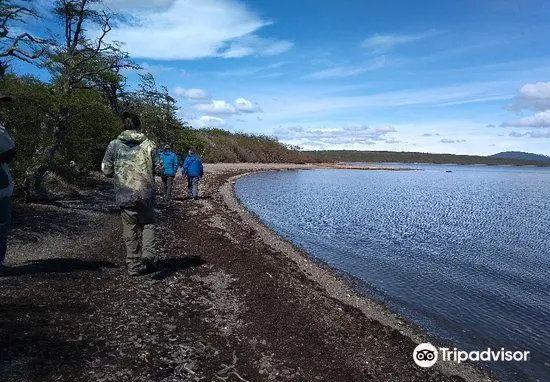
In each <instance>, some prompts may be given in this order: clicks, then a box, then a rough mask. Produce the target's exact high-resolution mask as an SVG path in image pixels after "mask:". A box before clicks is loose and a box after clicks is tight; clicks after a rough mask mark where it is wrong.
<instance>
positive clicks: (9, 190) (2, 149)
mask: <svg viewBox="0 0 550 382" xmlns="http://www.w3.org/2000/svg"><path fill="white" fill-rule="evenodd" d="M10 101H11V97H8V96H7V95H5V94H3V93H0V104H6V103H8V102H10ZM14 150H15V144H14V143H13V141H12V139H11V138H10V136H9V134H8V132H7V130H6V129H5V127H4V125H3V124H2V123H0V274H1V273H2V271H3V270H4V259H5V257H6V252H7V249H8V233H9V229H10V224H11V197H12V194H13V180H12V178H11V173H10V168H9V167H8V165H9V164H10V163H11V161H12V160H13V157H14V155H15V151H14Z"/></svg>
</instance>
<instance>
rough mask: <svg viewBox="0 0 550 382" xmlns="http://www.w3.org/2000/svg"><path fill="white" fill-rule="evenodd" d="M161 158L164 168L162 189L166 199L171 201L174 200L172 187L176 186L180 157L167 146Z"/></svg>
mask: <svg viewBox="0 0 550 382" xmlns="http://www.w3.org/2000/svg"><path fill="white" fill-rule="evenodd" d="M161 157H162V163H163V166H164V170H163V173H162V185H163V187H162V188H163V192H164V199H165V200H166V201H169V200H170V199H172V187H173V185H174V178H175V177H176V173H177V172H178V156H177V155H176V154H175V153H173V152H172V151H171V150H170V145H165V146H164V151H163V152H162V154H161Z"/></svg>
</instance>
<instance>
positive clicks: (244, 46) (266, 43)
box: [220, 35, 294, 58]
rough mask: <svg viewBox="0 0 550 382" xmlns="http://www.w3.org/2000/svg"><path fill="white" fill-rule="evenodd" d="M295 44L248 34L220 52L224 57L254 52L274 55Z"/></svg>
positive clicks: (236, 56)
mask: <svg viewBox="0 0 550 382" xmlns="http://www.w3.org/2000/svg"><path fill="white" fill-rule="evenodd" d="M293 45H294V44H293V43H291V42H289V41H277V40H273V39H265V38H261V37H259V36H255V35H248V36H245V37H243V38H240V39H237V40H235V41H233V42H231V43H229V45H228V46H227V47H226V48H225V50H223V51H222V52H220V57H223V58H240V57H246V56H251V55H254V54H257V55H260V56H274V55H277V54H281V53H284V52H286V51H287V50H289V49H290V48H292V46H293Z"/></svg>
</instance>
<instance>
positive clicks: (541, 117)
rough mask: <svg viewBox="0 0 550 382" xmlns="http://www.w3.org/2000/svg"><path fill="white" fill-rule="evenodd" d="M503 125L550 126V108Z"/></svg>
mask: <svg viewBox="0 0 550 382" xmlns="http://www.w3.org/2000/svg"><path fill="white" fill-rule="evenodd" d="M501 126H502V127H510V126H513V127H550V110H547V111H541V112H539V113H536V114H534V115H532V116H529V117H525V118H519V119H516V120H514V121H509V122H505V123H503V124H502V125H501Z"/></svg>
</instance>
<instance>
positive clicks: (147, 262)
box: [143, 258, 159, 273]
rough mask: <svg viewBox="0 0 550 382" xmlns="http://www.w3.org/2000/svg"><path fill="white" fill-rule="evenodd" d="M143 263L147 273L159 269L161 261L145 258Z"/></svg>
mask: <svg viewBox="0 0 550 382" xmlns="http://www.w3.org/2000/svg"><path fill="white" fill-rule="evenodd" d="M143 265H144V266H145V272H146V273H152V272H156V271H158V270H159V262H158V260H157V259H156V258H155V259H144V260H143Z"/></svg>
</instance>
